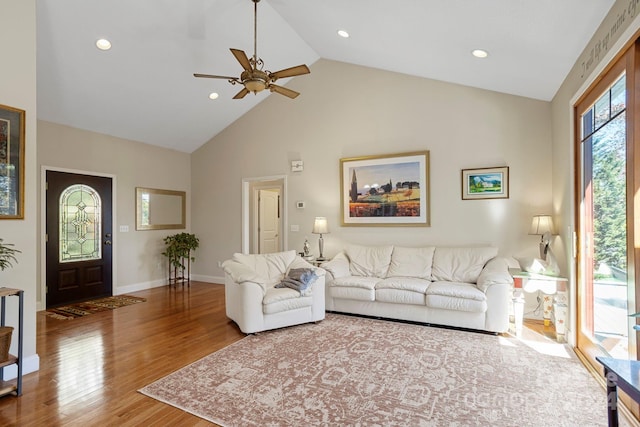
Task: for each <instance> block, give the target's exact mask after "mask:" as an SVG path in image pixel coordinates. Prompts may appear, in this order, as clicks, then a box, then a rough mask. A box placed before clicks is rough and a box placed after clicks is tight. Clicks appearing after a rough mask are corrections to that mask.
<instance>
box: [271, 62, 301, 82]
mask: <svg viewBox="0 0 640 427" xmlns="http://www.w3.org/2000/svg"><path fill="white" fill-rule="evenodd" d="M310 72H311V71H310V70H309V67H307V66H306V65H304V64H303V65H298V66H296V67H291V68H285V69H284V70H280V71H276V72H275V73H271V74H270V75H269V77H271V78H272V79H283V78H285V77H293V76H299V75H301V74H309V73H310Z"/></svg>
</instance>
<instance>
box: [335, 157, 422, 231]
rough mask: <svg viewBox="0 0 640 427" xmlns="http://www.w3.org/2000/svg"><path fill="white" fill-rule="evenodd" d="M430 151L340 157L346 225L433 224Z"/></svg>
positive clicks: (342, 216) (342, 203) (342, 220)
mask: <svg viewBox="0 0 640 427" xmlns="http://www.w3.org/2000/svg"><path fill="white" fill-rule="evenodd" d="M429 184H430V182H429V151H416V152H410V153H399V154H387V155H377V156H363V157H351V158H343V159H340V199H341V202H340V207H341V223H342V225H343V226H365V227H367V226H393V227H397V226H409V227H428V226H430V225H431V214H430V210H431V202H430V191H429Z"/></svg>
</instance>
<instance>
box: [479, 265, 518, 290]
mask: <svg viewBox="0 0 640 427" xmlns="http://www.w3.org/2000/svg"><path fill="white" fill-rule="evenodd" d="M501 283H504V284H508V285H510V284H512V283H513V277H511V274H509V264H508V263H507V260H506V259H504V258H493V259H491V260H490V261H489V262H488V263H487V264H486V265H485V266H484V268H483V269H482V271H481V272H480V275H479V276H478V281H477V282H476V285H477V286H478V289H480V290H481V291H482V292H485V293H486V292H487V289H488V288H489V286H491V285H497V284H501Z"/></svg>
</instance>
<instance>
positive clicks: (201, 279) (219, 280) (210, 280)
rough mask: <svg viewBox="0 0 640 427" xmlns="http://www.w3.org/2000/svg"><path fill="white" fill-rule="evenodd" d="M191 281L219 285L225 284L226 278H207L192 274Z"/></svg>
mask: <svg viewBox="0 0 640 427" xmlns="http://www.w3.org/2000/svg"><path fill="white" fill-rule="evenodd" d="M191 280H195V281H198V282H206V283H217V284H223V283H224V277H219V276H205V275H203V274H192V275H191Z"/></svg>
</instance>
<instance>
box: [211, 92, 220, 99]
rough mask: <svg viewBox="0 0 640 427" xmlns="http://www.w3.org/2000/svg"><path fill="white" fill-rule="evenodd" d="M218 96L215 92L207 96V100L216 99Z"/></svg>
mask: <svg viewBox="0 0 640 427" xmlns="http://www.w3.org/2000/svg"><path fill="white" fill-rule="evenodd" d="M219 96H220V95H218V94H217V93H216V92H211V93H210V94H209V99H218V97H219Z"/></svg>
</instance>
